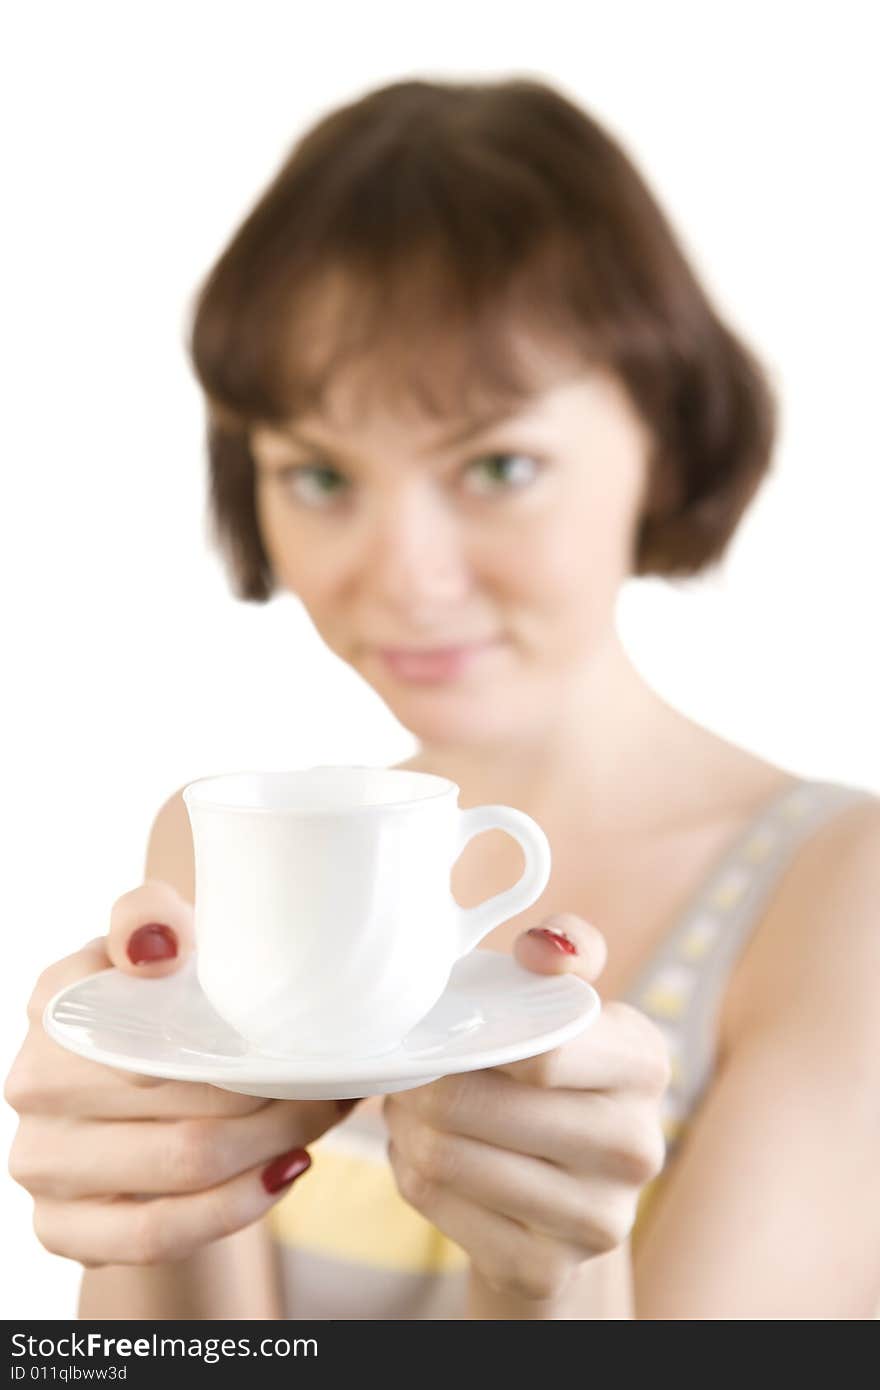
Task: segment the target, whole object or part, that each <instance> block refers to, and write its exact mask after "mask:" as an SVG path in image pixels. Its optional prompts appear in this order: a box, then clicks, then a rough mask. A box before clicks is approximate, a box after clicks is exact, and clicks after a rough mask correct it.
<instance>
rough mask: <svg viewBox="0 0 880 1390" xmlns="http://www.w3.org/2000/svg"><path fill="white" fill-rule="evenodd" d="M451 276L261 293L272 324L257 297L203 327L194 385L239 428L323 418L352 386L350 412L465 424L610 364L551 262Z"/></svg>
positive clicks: (424, 263)
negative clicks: (493, 277)
mask: <svg viewBox="0 0 880 1390" xmlns="http://www.w3.org/2000/svg"><path fill="white" fill-rule="evenodd" d="M457 269H459V267H457V266H456V265H455V264H453V263H450V262H449V261H444V260H441V259H439V258H430V257H425V258H420V259H418V260H417V259H414V258H412V257H410V258H409V259H408V260H407V261H406V262H405V263H403V264H402V265H399V266H397V267H395V269H394V271H393V272H392V273H389V272H388V271H387V270H386V271H383V272H382V273H375V272H374V273H370V272H369V271H368V270H366V269H364V268H362V267H358V266H347V267H340V266H338V265H337V266H327V267H326V268H324V269H322V270H321V271H320V272H314V271H313V272H312V274H311V275H310V276H309V277H308V279H307V280H306V281H305V282H304V283H294V284H293V285H291V284H288V285H286V286H283V287H282V286H274V287H270V286H267V287H266V290H265V300H264V302H266V303H271V304H272V306H273V308H272V313H271V314H268V315H261V314H259V313H258V312H256V310H255V304H254V299H251V300H250V301H249V302H248V305H247V308H246V310H243V311H242V312H241V313H240V314H239V315H234V314H229V315H228V316H226V317H225V321H220V322H216V321H215V323H214V326H213V327H214V332H213V333H212V334H208V333H207V331H206V330H205V327H204V324H203V327H202V331H201V333H200V336H199V375H200V378H201V380H202V384H203V386H204V388H205V390H206V394H207V397H208V400H209V406H210V408H211V409H212V411H213V413H214V415H215V417H216V418H217V419H218V420H219V421H220V422H221V423H223V424H224V425H225V426H227V427H232V428H239V429H243V430H245V431H247V430H248V429H250V428H251V427H253V426H254V425H256V424H267V425H277V424H281V423H283V422H289V421H291V420H294V419H298V418H302V417H305V416H310V415H315V416H320V417H322V418H326V417H328V416H329V414H330V411H331V401H330V398H331V395H332V393H333V391H334V389H336V388H337V387H338V385H339V383H340V380H341V379H342V378H347V381H348V384H349V386H350V388H351V390H352V394H353V396H354V399H355V401H356V405H355V407H354V408H355V411H356V412H357V414H358V415H360V413H361V412H366V411H368V410H369V409H370V405H371V403H372V402H373V401H374V400H375V399H376V398H378V397H380V398H381V401H382V404H383V405H384V406H387V407H390V408H391V409H393V410H395V411H396V412H397V413H398V414H399V415H400V416H402V417H406V416H409V417H412V416H416V417H426V418H429V419H432V420H439V419H446V420H456V419H471V418H474V417H476V416H478V415H479V414H480V413H481V412H484V411H494V410H498V411H502V410H505V409H508V410H510V411H513V410H514V409H515V408H516V407H517V405H519V404H520V403H521V402H523V401H524V400H526V399H527V398H528V397H530V396H531V395H533V394H534V392H535V391H536V390H540V389H542V388H544V387H547V386H549V385H550V384H551V383H553V382H556V381H558V380H559V379H560V378H561V377H570V376H572V375H573V374H575V373H576V372H578V371H582V370H585V369H586V367H587V366H588V365H592V364H595V363H596V362H597V361H600V360H602V358H603V357H605V356H607V349H606V350H605V352H603V351H602V350H601V349H600V346H599V337H600V335H599V334H597V333H596V332H593V333H591V334H586V333H585V332H584V329H583V324H582V323H581V322H579V321H578V320H576V319H575V318H573V317H572V316H571V315H570V314H568V313H565V312H563V309H562V303H564V300H562V302H561V301H560V296H559V294H558V289H557V293H554V292H553V291H554V287H553V286H552V285H550V284H548V279H552V278H553V275H552V268H551V266H550V265H548V263H547V260H546V259H544V260H542V261H541V262H540V263H539V262H538V261H536V262H535V263H534V264H533V265H532V266H531V267H530V269H529V272H520V274H519V275H518V276H517V277H516V278H515V279H514V280H513V281H512V282H511V283H510V284H509V285H507V286H504V287H497V286H494V285H492V284H491V282H490V283H489V284H486V283H485V282H484V281H478V280H475V279H474V278H473V275H472V274H470V275H469V274H465V275H458V274H456V273H455V272H456V270H457ZM557 273H558V274H559V276H560V278H562V277H564V271H563V270H562V269H561V268H559V267H557ZM251 293H252V295H253V291H252V292H251Z"/></svg>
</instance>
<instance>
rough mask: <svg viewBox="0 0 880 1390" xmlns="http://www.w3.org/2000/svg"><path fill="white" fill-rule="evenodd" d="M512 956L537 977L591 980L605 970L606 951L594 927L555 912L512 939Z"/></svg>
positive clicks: (572, 916)
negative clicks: (557, 976) (577, 977)
mask: <svg viewBox="0 0 880 1390" xmlns="http://www.w3.org/2000/svg"><path fill="white" fill-rule="evenodd" d="M513 955H514V958H515V960H516V961H517V962H518V963H519V964H520V965H523V966H525V968H526V969H527V970H533V971H535V973H536V974H539V975H564V974H569V975H579V976H580V978H581V979H582V980H589V981H593V980H596V979H597V978H598V977H599V976H600V975H601V974H602V971H603V970H604V969H605V962H606V960H607V958H608V948H607V946H606V944H605V938H604V936H603V935H602V933H601V932H600V931H599V929H598V927H594V926H593V925H592V923H590V922H587V921H585V920H584V918H583V917H577V916H575V914H574V913H573V912H555V913H553V914H552V915H551V916H550V917H545V918H544V920H543V922H541V923H539V924H538V926H536V927H531V928H530V929H529V930H528V931H525V932H522V933H521V935H520V936H518V937H517V938H516V940H515V941H514V943H513Z"/></svg>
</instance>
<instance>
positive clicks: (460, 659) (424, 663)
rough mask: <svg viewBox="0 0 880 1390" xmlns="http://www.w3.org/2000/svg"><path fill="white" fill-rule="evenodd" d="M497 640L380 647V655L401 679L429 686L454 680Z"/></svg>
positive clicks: (391, 671) (495, 644)
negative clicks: (433, 645) (429, 684)
mask: <svg viewBox="0 0 880 1390" xmlns="http://www.w3.org/2000/svg"><path fill="white" fill-rule="evenodd" d="M497 645H498V643H497V641H496V640H495V639H489V640H488V641H485V642H470V643H467V644H461V645H458V646H447V647H431V648H421V649H418V648H412V647H379V648H377V649H376V650H377V652H378V655H379V657H380V659H381V660H382V662H383V663H384V665H385V666H386V668H387V669H388V670H389V671H390V673H391V675H392V676H394V677H395V678H397V679H398V680H404V681H411V682H416V683H418V684H423V683H424V684H427V683H434V682H443V681H449V680H454V679H455V678H456V677H458V676H460V675H462V674H463V672H464V671H466V670H467V669H468V667H470V666H471V665H473V664H474V663H475V662H476V661H477V660H479V658H480V657H481V656H482V655H483V654H484V653H485V652H487V651H489V650H490V649H491V648H493V647H495V646H497Z"/></svg>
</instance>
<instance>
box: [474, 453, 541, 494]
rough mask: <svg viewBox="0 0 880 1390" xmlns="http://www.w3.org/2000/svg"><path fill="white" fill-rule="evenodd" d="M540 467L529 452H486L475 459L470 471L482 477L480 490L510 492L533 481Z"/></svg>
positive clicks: (478, 489) (476, 476) (478, 488)
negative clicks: (481, 456)
mask: <svg viewBox="0 0 880 1390" xmlns="http://www.w3.org/2000/svg"><path fill="white" fill-rule="evenodd" d="M538 469H539V465H538V463H537V461H536V460H535V459H533V458H532V457H531V456H530V455H529V454H486V455H485V456H484V457H483V458H479V459H475V460H474V462H473V463H472V464H471V465H470V467H469V470H468V471H469V473H471V475H472V476H473V477H475V478H481V479H482V482H483V485H482V486H478V487H477V491H478V492H509V491H512V490H513V489H515V488H519V487H525V486H526V485H527V484H528V483H530V482H532V480H533V479H534V478H535V477H536V476H537V473H538Z"/></svg>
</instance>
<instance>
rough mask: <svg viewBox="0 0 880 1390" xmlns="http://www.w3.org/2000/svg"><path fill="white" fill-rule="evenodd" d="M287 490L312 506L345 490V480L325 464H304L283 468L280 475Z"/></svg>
mask: <svg viewBox="0 0 880 1390" xmlns="http://www.w3.org/2000/svg"><path fill="white" fill-rule="evenodd" d="M281 476H282V478H284V480H285V482H286V484H287V486H288V488H289V490H290V491H291V492H293V493H294V494H295V496H297V497H298V498H299V499H300V500H301V501H303V502H305V503H307V504H309V505H314V504H315V503H316V502H317V503H318V504H320V503H321V502H322V501H323V500H324V499H325V498H327V497H332V496H333V495H334V493H337V492H340V491H342V490H343V489H344V488H345V479H344V478H343V476H342V474H341V473H337V471H336V469H335V468H330V467H329V466H328V465H326V464H320V463H306V464H300V465H298V466H297V467H295V468H285V469H284V470H283V472H282V474H281Z"/></svg>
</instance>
